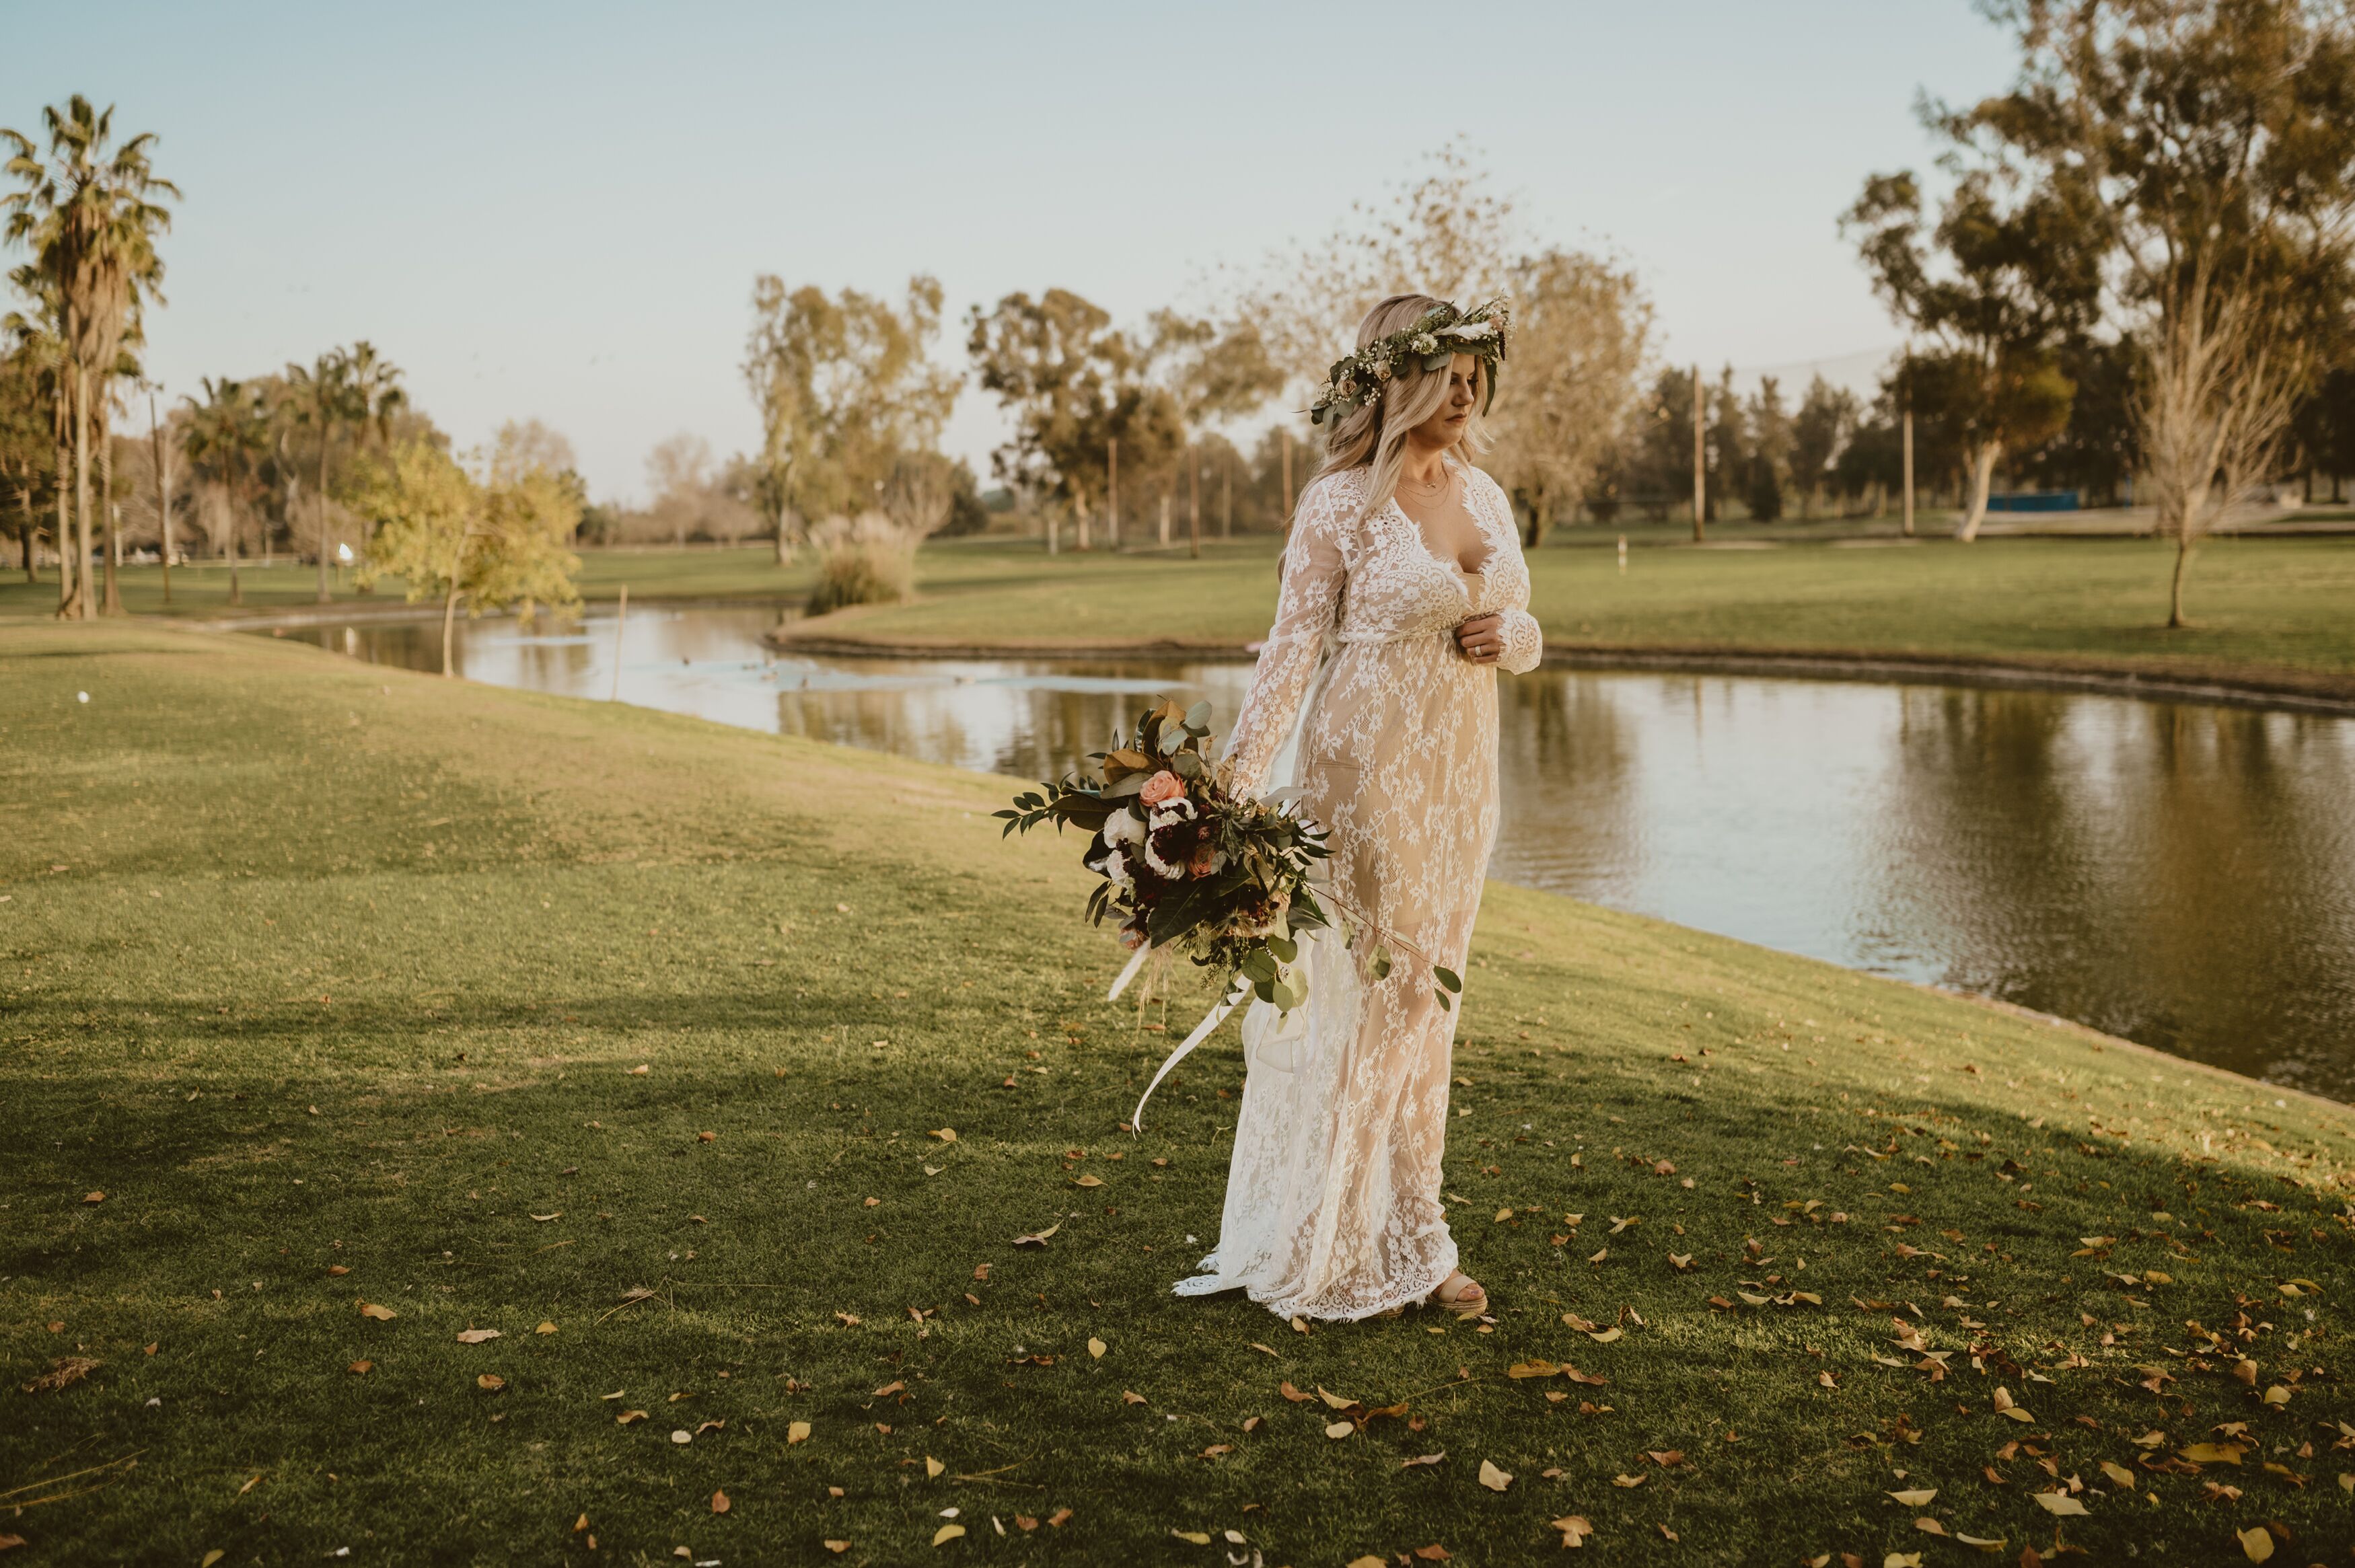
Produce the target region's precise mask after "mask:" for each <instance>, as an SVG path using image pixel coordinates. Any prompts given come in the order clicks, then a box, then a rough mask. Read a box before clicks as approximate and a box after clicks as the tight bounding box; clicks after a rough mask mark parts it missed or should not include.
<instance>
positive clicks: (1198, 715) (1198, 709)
mask: <svg viewBox="0 0 2355 1568" xmlns="http://www.w3.org/2000/svg"><path fill="white" fill-rule="evenodd" d="M1209 722H1210V705H1209V702H1208V701H1203V702H1199V703H1196V704H1195V705H1193V706H1192V707H1190V708H1188V709H1187V710H1186V727H1187V728H1188V729H1191V730H1201V729H1205V728H1207V727H1208V726H1209Z"/></svg>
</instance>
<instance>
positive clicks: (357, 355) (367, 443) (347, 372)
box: [344, 338, 410, 594]
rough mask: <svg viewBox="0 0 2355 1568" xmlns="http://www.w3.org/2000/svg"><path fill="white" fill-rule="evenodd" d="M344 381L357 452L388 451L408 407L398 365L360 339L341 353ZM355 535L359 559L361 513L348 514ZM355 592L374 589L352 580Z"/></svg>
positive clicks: (364, 526) (363, 548) (364, 522)
mask: <svg viewBox="0 0 2355 1568" xmlns="http://www.w3.org/2000/svg"><path fill="white" fill-rule="evenodd" d="M344 384H345V389H346V393H347V394H348V396H349V397H350V398H351V403H350V406H349V407H348V408H346V410H345V418H346V420H347V421H348V422H349V423H350V425H351V428H352V431H353V434H354V435H355V436H356V437H357V448H358V450H361V451H364V452H365V451H369V450H374V451H377V452H386V451H389V450H392V436H393V427H394V425H395V424H396V423H397V422H398V421H399V420H400V416H401V415H402V414H404V413H406V412H407V411H408V410H409V406H410V404H409V393H408V391H407V389H406V388H404V387H402V386H401V384H400V366H398V365H395V364H394V363H393V362H392V361H391V360H389V359H387V358H386V357H385V356H384V355H382V354H380V353H378V351H377V346H376V344H372V343H370V342H368V339H366V338H361V339H359V340H358V341H357V342H356V343H354V344H352V346H351V347H350V348H349V349H347V350H346V351H345V354H344ZM350 515H351V516H352V517H353V518H354V520H355V522H354V525H355V526H356V527H357V530H358V532H359V537H358V538H357V539H356V540H355V541H353V549H354V551H355V552H356V553H357V555H358V556H360V557H361V558H363V559H365V558H366V557H367V556H368V517H367V515H366V514H360V513H352V514H350ZM353 586H354V588H355V589H356V590H357V592H360V593H363V594H366V593H372V592H374V591H375V588H374V587H373V585H371V584H369V583H367V582H362V581H357V580H355V582H354V585H353Z"/></svg>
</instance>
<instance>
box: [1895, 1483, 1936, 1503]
mask: <svg viewBox="0 0 2355 1568" xmlns="http://www.w3.org/2000/svg"><path fill="white" fill-rule="evenodd" d="M1889 1495H1890V1496H1891V1497H1892V1498H1894V1499H1897V1501H1899V1502H1900V1503H1902V1504H1903V1505H1904V1506H1905V1507H1907V1508H1928V1507H1929V1506H1930V1499H1932V1498H1934V1497H1936V1496H1937V1495H1938V1489H1937V1488H1935V1487H1916V1488H1914V1489H1913V1490H1911V1491H1902V1492H1891V1493H1890V1494H1889Z"/></svg>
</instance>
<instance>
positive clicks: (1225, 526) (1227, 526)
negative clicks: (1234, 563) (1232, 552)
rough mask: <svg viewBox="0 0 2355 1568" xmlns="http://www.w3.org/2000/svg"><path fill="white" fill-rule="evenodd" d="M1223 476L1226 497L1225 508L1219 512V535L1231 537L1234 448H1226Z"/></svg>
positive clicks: (1233, 519)
mask: <svg viewBox="0 0 2355 1568" xmlns="http://www.w3.org/2000/svg"><path fill="white" fill-rule="evenodd" d="M1224 477H1225V482H1226V487H1227V499H1226V509H1225V510H1224V511H1222V512H1220V514H1219V537H1220V538H1221V539H1231V538H1233V537H1234V536H1235V449H1234V448H1232V447H1229V448H1228V449H1227V460H1226V465H1225V473H1224Z"/></svg>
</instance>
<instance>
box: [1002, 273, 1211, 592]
mask: <svg viewBox="0 0 2355 1568" xmlns="http://www.w3.org/2000/svg"><path fill="white" fill-rule="evenodd" d="M966 323H967V326H968V328H969V332H968V334H967V338H966V344H965V346H966V349H967V352H968V353H970V354H971V355H972V356H973V363H974V368H975V372H976V373H977V379H978V380H979V381H980V383H981V386H982V387H983V389H984V390H986V391H989V392H995V393H996V394H997V399H998V402H999V404H1000V405H1001V406H1003V407H1004V408H1006V410H1007V413H1008V414H1010V415H1011V416H1012V418H1013V421H1014V437H1013V440H1009V441H1008V442H1007V443H1006V445H1004V446H1002V447H1000V448H998V449H997V450H996V452H995V453H994V454H992V457H991V465H992V467H993V469H994V470H995V471H996V474H997V476H998V477H999V478H1000V479H1002V480H1004V481H1005V482H1007V484H1009V485H1012V486H1014V487H1015V488H1017V489H1018V490H1020V491H1023V492H1026V493H1029V494H1032V495H1036V496H1040V497H1043V498H1048V499H1050V500H1053V501H1060V502H1062V503H1067V504H1068V505H1070V506H1071V509H1072V511H1073V512H1074V513H1075V514H1077V516H1078V519H1079V524H1080V541H1081V544H1082V547H1084V546H1086V544H1087V542H1088V528H1089V523H1090V519H1091V517H1092V509H1093V508H1094V507H1095V506H1096V505H1098V504H1100V503H1103V501H1104V499H1105V497H1106V495H1107V493H1108V492H1109V490H1110V487H1111V483H1112V471H1111V470H1112V463H1113V461H1114V460H1113V457H1112V453H1113V451H1114V447H1113V443H1114V442H1115V441H1117V442H1118V443H1119V446H1118V449H1117V450H1119V452H1120V454H1121V456H1120V459H1119V461H1121V462H1122V464H1123V465H1124V466H1125V467H1127V468H1128V469H1129V470H1130V471H1132V472H1152V471H1155V470H1156V469H1158V468H1160V467H1162V466H1164V465H1165V464H1167V462H1169V461H1171V460H1172V459H1173V458H1174V457H1175V456H1176V454H1177V451H1178V450H1180V449H1181V448H1182V447H1183V446H1184V444H1185V429H1184V424H1183V420H1182V418H1181V416H1180V413H1179V409H1178V404H1177V397H1175V396H1174V395H1173V394H1172V393H1171V392H1170V390H1169V389H1168V388H1167V387H1162V386H1157V385H1155V384H1154V383H1153V382H1151V381H1149V380H1148V379H1147V376H1146V373H1147V371H1148V370H1149V368H1150V366H1151V360H1152V356H1151V355H1150V353H1149V352H1148V351H1146V350H1141V349H1140V348H1139V347H1138V346H1137V344H1135V343H1134V342H1133V341H1132V340H1131V339H1130V338H1129V337H1128V336H1127V334H1124V333H1121V332H1118V331H1115V330H1114V327H1113V324H1112V317H1111V316H1110V315H1109V314H1108V313H1105V312H1104V311H1103V309H1102V308H1101V307H1100V306H1097V305H1095V304H1092V303H1091V302H1089V301H1087V300H1085V299H1082V297H1081V296H1080V295H1078V294H1075V293H1072V292H1071V291H1070V290H1068V289H1049V290H1048V291H1046V292H1044V293H1042V294H1040V295H1039V297H1038V298H1037V299H1035V300H1034V299H1032V298H1031V297H1030V296H1029V295H1028V294H1027V293H1014V294H1008V295H1007V296H1006V297H1005V298H1003V299H1001V300H999V301H998V302H997V303H996V305H995V306H994V307H992V308H991V309H990V310H989V311H987V312H984V311H983V310H982V309H981V307H980V306H978V305H975V307H974V308H973V310H972V312H971V313H970V314H969V315H968V316H967V318H966Z"/></svg>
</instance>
